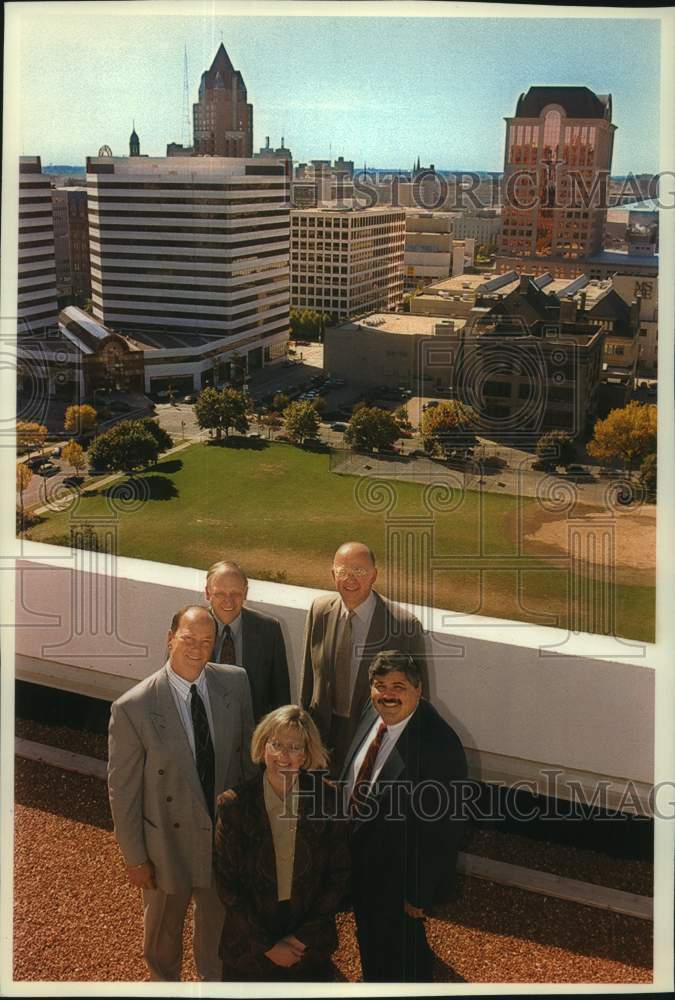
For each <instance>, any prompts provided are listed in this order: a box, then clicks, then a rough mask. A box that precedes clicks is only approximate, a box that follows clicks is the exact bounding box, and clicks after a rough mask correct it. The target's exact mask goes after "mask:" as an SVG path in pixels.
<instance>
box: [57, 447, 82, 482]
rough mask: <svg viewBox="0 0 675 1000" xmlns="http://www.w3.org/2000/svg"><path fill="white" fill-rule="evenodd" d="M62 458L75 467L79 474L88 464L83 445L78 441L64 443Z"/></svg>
mask: <svg viewBox="0 0 675 1000" xmlns="http://www.w3.org/2000/svg"><path fill="white" fill-rule="evenodd" d="M61 458H62V459H63V461H64V462H66V463H67V464H68V465H70V466H72V467H73V469H74V470H75V472H76V474H77V475H78V476H79V474H80V473H81V472H82V470H83V469H84V467H85V465H86V464H87V463H86V459H85V457H84V451H83V449H82V445H80V444H78V443H77V441H68V443H67V444H64V446H63V448H62V449H61Z"/></svg>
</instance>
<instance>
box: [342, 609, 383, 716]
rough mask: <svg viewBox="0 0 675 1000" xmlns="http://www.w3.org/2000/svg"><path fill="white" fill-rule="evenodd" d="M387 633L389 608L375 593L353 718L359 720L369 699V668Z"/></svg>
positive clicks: (360, 659) (360, 660) (354, 699)
mask: <svg viewBox="0 0 675 1000" xmlns="http://www.w3.org/2000/svg"><path fill="white" fill-rule="evenodd" d="M387 634H388V632H387V608H386V605H385V603H384V601H383V600H382V598H381V597H380V595H379V594H377V593H375V607H374V609H373V617H372V618H371V620H370V628H369V629H368V635H367V636H366V644H365V646H364V648H363V649H362V650H361V655H360V657H359V666H358V670H357V672H356V681H355V682H354V691H353V693H352V705H351V713H350V714H351V716H352V719H353V718H354V716H356V717H357V718H358V715H359V714H360V712H361V711H362V709H363V706H364V705H365V703H366V700H367V698H368V692H369V690H370V684H369V683H368V667H369V666H370V664H371V662H372V659H373V657H374V656H375V653H376V652H378V650H380V649H381V648H382V644H383V643H384V637H385V636H386V635H387Z"/></svg>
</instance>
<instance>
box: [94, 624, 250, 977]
mask: <svg viewBox="0 0 675 1000" xmlns="http://www.w3.org/2000/svg"><path fill="white" fill-rule="evenodd" d="M214 638H215V627H214V622H213V618H212V616H211V614H210V612H209V610H208V608H205V607H201V606H200V605H191V606H188V607H187V608H183V609H182V610H181V611H178V612H177V613H176V614H175V615H174V617H173V621H172V622H171V628H170V631H169V635H168V645H169V659H168V661H167V663H165V665H164V666H163V667H162V668H161V670H158V671H157V672H156V673H154V674H151V676H150V677H147V678H146V679H145V680H143V681H141V682H140V684H137V685H136V686H135V687H133V688H131V690H130V691H127V692H126V694H124V695H122V697H121V698H118V700H117V701H116V702H115V703H114V704H113V706H112V710H111V716H110V728H109V761H108V789H109V794H110V808H111V811H112V816H113V821H114V824H115V836H116V837H117V842H118V844H119V846H120V849H121V851H122V855H123V857H124V862H125V865H126V869H127V874H128V877H129V881H130V882H131V884H132V885H134V886H137V887H138V888H139V889H142V890H143V927H144V930H143V954H144V957H145V960H146V962H147V964H148V968H149V970H150V978H151V979H152V980H153V981H163V982H178V981H179V980H180V970H181V960H182V938H183V924H184V922H185V914H186V912H187V908H188V904H189V902H190V899H191V898H194V902H195V907H194V957H195V964H196V966H197V971H198V973H199V975H200V977H201V978H202V979H204V980H208V981H218V980H219V979H220V978H221V963H220V961H219V959H218V944H219V940H220V932H221V928H222V924H223V917H224V911H223V908H222V905H221V903H220V900H219V899H218V895H217V892H216V889H215V885H214V880H213V870H212V845H213V821H214V813H215V803H216V797H217V795H219V794H220V792H222V791H224V790H225V789H226V788H231V787H232V786H233V785H236V784H237V783H238V782H239V781H241V779H242V777H249V776H250V775H251V774H252V773H253V770H254V768H253V766H252V764H251V763H250V757H249V745H250V737H251V731H252V728H253V717H252V711H251V696H250V691H249V684H248V679H247V676H246V672H245V671H244V670H242V669H240V668H239V667H233V666H219V665H214V664H212V663H209V662H208V661H209V659H210V657H211V652H212V649H213V642H214Z"/></svg>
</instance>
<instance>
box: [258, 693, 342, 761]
mask: <svg viewBox="0 0 675 1000" xmlns="http://www.w3.org/2000/svg"><path fill="white" fill-rule="evenodd" d="M288 728H291V729H297V730H298V732H299V733H300V734H301V735H302V737H303V740H304V743H305V761H304V764H303V767H304V768H305V769H306V770H308V771H315V770H321V769H322V768H325V767H326V765H327V763H328V751H327V750H326V748H325V747H324V745H323V743H322V742H321V737H320V736H319V730H318V729H317V728H316V725H315V724H314V721H313V719H312V717H311V715H309V713H308V712H306V711H305V710H304V708H300V706H299V705H282V706H281V708H275V710H274V711H273V712H269V713H268V714H267V715H266V716H264V718H262V719H261V720H260V722H259V723H258V725H257V726H256V727H255V730H254V731H253V736H252V738H251V760H252V761H253V763H254V764H260V763H261V762H262V761H263V760H264V757H265V744H266V743H267V742H268V740H272V739H274V737H275V735H276V734H277V733H278V732H279V730H280V729H288Z"/></svg>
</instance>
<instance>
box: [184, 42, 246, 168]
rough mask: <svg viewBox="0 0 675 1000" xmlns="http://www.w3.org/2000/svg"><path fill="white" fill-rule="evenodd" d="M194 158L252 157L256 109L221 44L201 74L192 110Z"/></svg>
mask: <svg viewBox="0 0 675 1000" xmlns="http://www.w3.org/2000/svg"><path fill="white" fill-rule="evenodd" d="M192 113H193V122H194V142H193V147H194V155H196V156H251V155H252V154H253V106H252V105H251V104H249V103H248V100H247V95H246V86H245V84H244V80H243V78H242V75H241V73H240V72H239V70H236V69H234V67H233V66H232V63H231V62H230V57H229V56H228V54H227V52H226V50H225V46H224V45H223V44H222V42H221V44H220V46H219V48H218V51H217V52H216V55H215V58H214V60H213V62H212V63H211V67H210V69H207V70H206V71H205V72H204V73H202V78H201V82H200V84H199V100H198V101H197V103H196V104H193V106H192Z"/></svg>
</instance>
